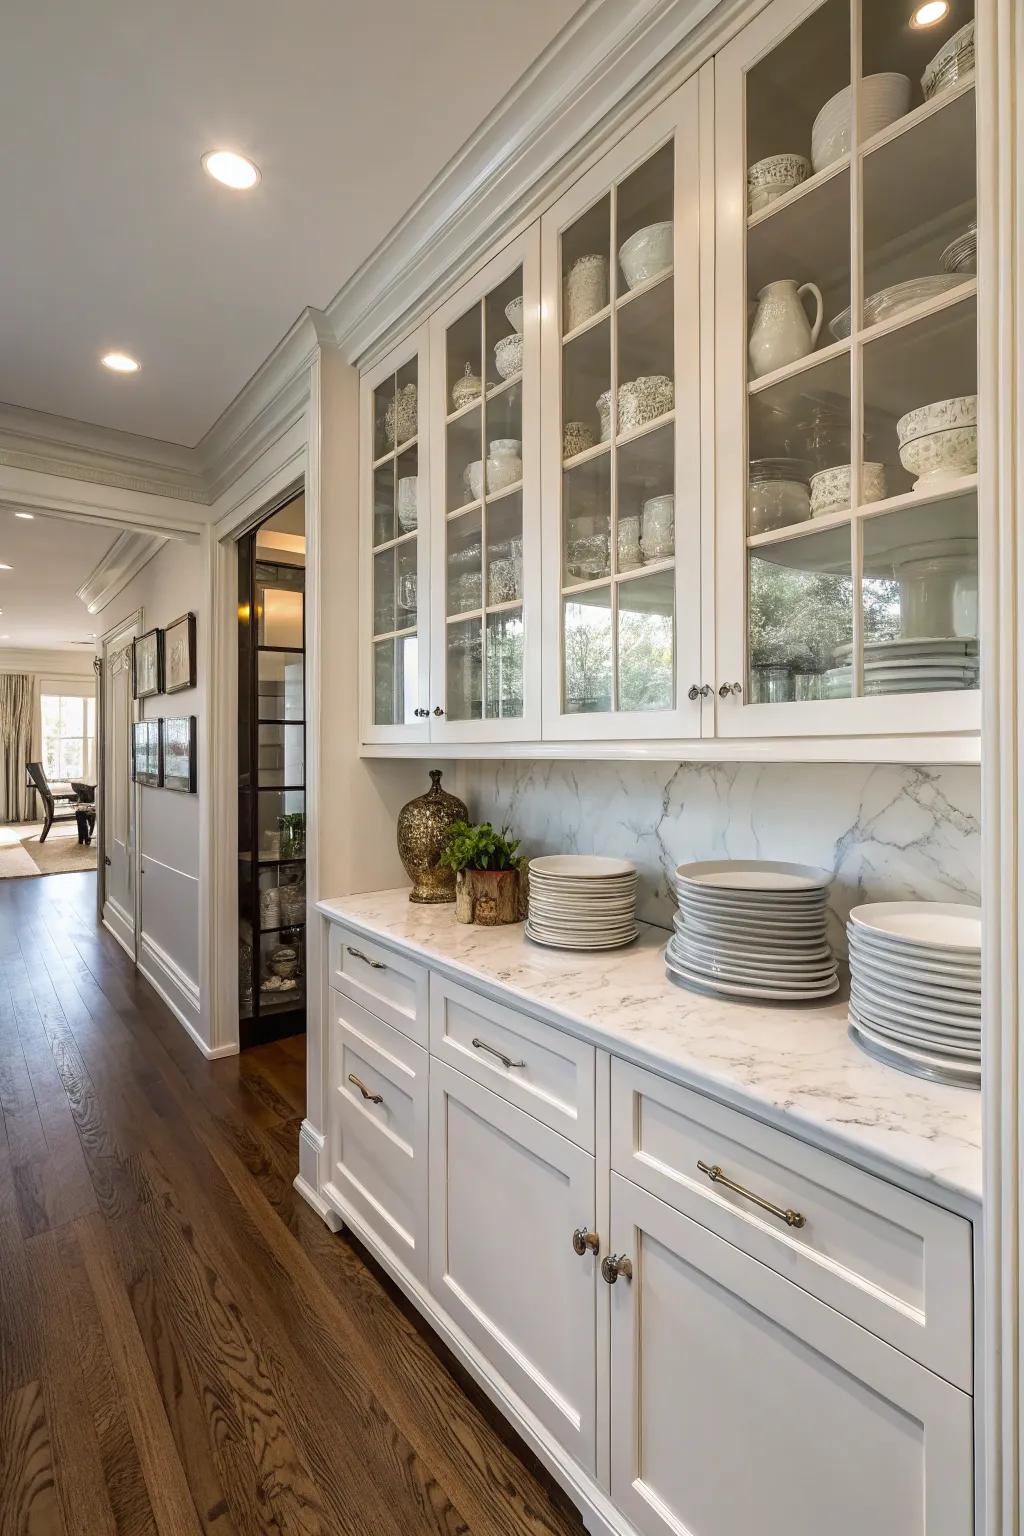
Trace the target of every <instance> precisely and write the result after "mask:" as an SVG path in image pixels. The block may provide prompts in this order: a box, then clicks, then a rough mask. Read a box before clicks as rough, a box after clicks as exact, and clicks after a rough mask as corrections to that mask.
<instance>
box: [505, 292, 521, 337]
mask: <svg viewBox="0 0 1024 1536" xmlns="http://www.w3.org/2000/svg"><path fill="white" fill-rule="evenodd" d="M505 319H506V320H507V321H508V323H509V325H510V326H511V327H512V329H513V330H514V331H515V333H516V335H517V336H521V335H522V334H523V296H522V294H520V295H519V297H518V298H517V299H513V300H512V301H511V303H509V304H506V305H505Z"/></svg>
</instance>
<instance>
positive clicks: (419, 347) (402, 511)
mask: <svg viewBox="0 0 1024 1536" xmlns="http://www.w3.org/2000/svg"><path fill="white" fill-rule="evenodd" d="M426 379H427V327H426V326H425V325H424V326H421V327H420V329H419V330H418V331H417V332H416V334H415V335H414V336H412V337H411V338H410V339H409V340H408V341H406V342H404V343H403V344H402V345H401V346H400V347H398V348H396V349H395V351H393V352H391V353H390V354H389V355H388V356H387V357H385V358H384V359H383V360H382V361H381V362H380V363H379V364H378V365H377V367H376V368H374V369H372V370H371V371H370V372H369V373H367V374H364V376H363V378H362V380H361V383H360V408H361V413H362V417H361V433H360V437H361V442H362V454H363V456H362V462H361V488H360V503H361V524H362V527H361V552H360V560H361V580H360V600H361V609H362V624H361V630H362V636H363V641H362V648H361V658H360V659H361V666H362V676H363V688H362V690H361V704H360V709H361V713H362V731H363V740H364V741H367V742H382V743H388V742H392V743H397V742H418V741H422V742H426V741H427V740H429V736H430V725H429V682H430V677H429V671H428V659H429V645H428V642H429V631H428V612H429V605H428V602H427V590H428V582H429V575H430V545H429V539H428V518H427V505H428V499H427V495H426V488H427V484H428V481H427V469H428V453H427V400H426V396H427V391H426Z"/></svg>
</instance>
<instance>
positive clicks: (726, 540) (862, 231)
mask: <svg viewBox="0 0 1024 1536" xmlns="http://www.w3.org/2000/svg"><path fill="white" fill-rule="evenodd" d="M908 10H909V7H906V6H895V5H892V4H891V3H890V0H852V3H851V0H826V3H824V4H821V5H819V6H817V8H815V9H814V10H812V11H811V12H810V13H809V14H808V11H807V6H806V0H775V3H774V4H772V5H769V6H768V7H766V9H765V10H764V11H762V12H761V13H760V15H759V16H758V17H757V18H756V20H754V21H753V22H752V23H751V24H750V25H749V26H748V27H747V28H745V29H744V31H743V32H742V33H740V34H739V35H738V36H737V37H736V38H735V40H734V41H733V42H732V43H730V44H729V45H728V46H727V47H726V48H725V49H724V50H723V51H722V52H721V53H720V54H719V55H718V56H717V59H716V73H715V124H716V132H715V137H716V155H715V199H716V225H717V229H716V245H715V258H716V267H715V272H716V306H715V307H716V338H715V340H716V391H717V411H716V422H715V433H716V442H717V465H716V496H717V512H716V551H717V556H716V557H717V561H718V579H717V591H718V605H717V610H716V625H717V653H718V664H717V677H716V700H717V709H718V717H717V732H718V734H719V735H720V736H763V735H773V736H774V735H779V736H798V735H821V734H835V735H851V734H857V735H863V734H868V733H872V734H873V733H878V734H880V735H885V734H901V733H910V732H914V733H924V732H956V731H967V730H975V729H977V726H978V723H979V707H978V697H979V696H978V691H977V688H978V665H979V658H978V483H977V473H976V470H977V446H976V438H977V431H976V425H975V422H976V410H977V389H978V372H977V279H976V277H975V275H974V274H975V270H976V262H975V259H974V244H975V239H976V236H975V235H974V234H973V231H974V229H975V220H976V217H977V204H976V179H977V178H976V154H975V101H974V80H973V73H972V70H973V50H971V52H970V54H962V55H960V56H959V57H957V56H956V49H955V45H954V47H953V53H954V62H953V64H952V65H951V66H947V68H946V69H945V70H944V71H942V72H940V73H939V74H938V76H937V78H935V79H932V77H930V76H929V75H928V73H927V66H928V64H929V61H930V60H931V59H932V58H933V56H934V55H935V54H936V53H937V51H938V50H939V49H940V48H941V47H942V45H943V43H944V42H946V41H947V40H948V39H950V38H952V36H953V35H954V34H955V33H956V32H957V31H958V30H959V29H960V28H961V27H963V26H964V25H965V24H966V23H967V22H969V21H970V20H971V19H972V16H973V7H972V5H971V4H970V3H969V0H959V3H957V0H954V3H953V4H952V5H951V6H950V7H949V11H948V15H947V17H946V18H945V19H944V20H943V21H942V22H941V23H940V24H939V25H937V26H931V27H922V28H918V29H916V30H915V29H914V28H913V27H911V26H909V25H908ZM922 76H925V82H926V85H927V92H926V90H925V88H924V87H923V86H922ZM851 81H852V82H853V85H854V90H853V92H852V96H853V100H852V107H851ZM840 92H842V93H844V94H843V95H840V94H839V93H840ZM769 157H773V158H771V159H770V158H769ZM765 162H768V163H767V164H766V163H765ZM751 167H753V168H754V169H753V172H752V181H751V185H750V187H749V189H748V168H751ZM801 176H802V177H803V178H804V179H803V180H798V178H799V177H801ZM787 185H788V187H789V189H788V190H786V188H787ZM982 408H984V402H982ZM912 413H914V414H912ZM723 594H732V598H731V600H730V601H724V600H723Z"/></svg>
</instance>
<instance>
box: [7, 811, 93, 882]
mask: <svg viewBox="0 0 1024 1536" xmlns="http://www.w3.org/2000/svg"><path fill="white" fill-rule="evenodd" d="M42 830H43V823H42V822H41V821H35V822H27V821H23V822H20V823H18V824H16V825H12V826H0V880H17V879H19V878H22V877H24V876H27V875H68V874H72V873H73V872H74V871H75V870H79V869H95V868H96V844H95V843H91V844H90V845H89V846H88V847H85V846H84V845H83V844H82V843H80V842H79V841H78V828H77V827H76V825H75V823H74V822H73V821H58V822H57V823H56V824H55V825H54V826H52V827H51V828H50V835H49V837H48V838H47V839H46V842H45V843H41V842H40V841H39V834H40V832H41V831H42Z"/></svg>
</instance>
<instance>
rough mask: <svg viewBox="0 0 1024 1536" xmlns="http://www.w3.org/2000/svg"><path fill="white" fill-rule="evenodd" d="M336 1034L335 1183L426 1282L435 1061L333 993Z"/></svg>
mask: <svg viewBox="0 0 1024 1536" xmlns="http://www.w3.org/2000/svg"><path fill="white" fill-rule="evenodd" d="M330 1029H331V1046H330V1049H331V1090H330V1101H329V1102H330V1111H329V1114H330V1137H331V1183H332V1184H333V1186H334V1189H335V1190H336V1192H337V1193H338V1195H340V1196H341V1198H342V1200H343V1201H345V1202H346V1203H347V1204H348V1205H350V1206H352V1207H353V1209H354V1210H355V1211H356V1212H357V1213H358V1215H359V1216H360V1217H361V1218H362V1220H363V1221H364V1222H365V1223H366V1225H367V1226H368V1227H370V1228H371V1229H372V1230H373V1231H374V1232H375V1233H376V1234H377V1236H378V1237H379V1238H380V1240H381V1242H382V1243H384V1244H385V1246H386V1247H387V1248H389V1249H390V1250H391V1252H392V1253H394V1254H395V1255H396V1256H397V1257H398V1258H399V1259H401V1261H402V1262H403V1263H404V1264H405V1265H406V1266H407V1267H408V1269H409V1270H410V1271H411V1272H412V1273H413V1274H415V1275H417V1276H419V1277H425V1276H426V1270H427V1077H428V1068H429V1063H430V1058H429V1056H428V1055H427V1053H426V1051H424V1050H422V1049H421V1048H420V1047H419V1046H418V1045H414V1044H413V1042H412V1041H411V1040H408V1039H407V1038H406V1037H405V1035H403V1034H401V1033H400V1032H399V1031H398V1030H397V1029H392V1028H391V1025H390V1024H385V1023H384V1021H383V1020H382V1019H378V1018H375V1017H374V1016H373V1014H372V1013H368V1012H367V1010H366V1009H365V1008H362V1007H360V1005H359V1004H358V1003H355V1002H353V1001H352V999H351V998H349V997H345V996H344V994H343V993H340V992H336V991H335V990H334V989H333V988H332V989H331V992H330ZM360 1084H362V1087H360ZM364 1090H365V1092H364ZM377 1095H379V1096H380V1098H379V1101H378V1100H377Z"/></svg>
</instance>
